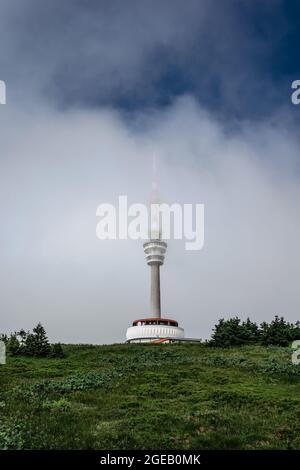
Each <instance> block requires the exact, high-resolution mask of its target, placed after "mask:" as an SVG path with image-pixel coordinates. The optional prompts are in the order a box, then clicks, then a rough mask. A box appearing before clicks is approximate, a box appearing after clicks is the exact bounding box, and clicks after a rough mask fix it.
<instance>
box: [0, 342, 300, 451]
mask: <svg viewBox="0 0 300 470" xmlns="http://www.w3.org/2000/svg"><path fill="white" fill-rule="evenodd" d="M62 348H63V350H64V354H65V357H63V358H57V357H56V358H55V357H30V356H25V355H23V356H22V355H14V356H9V357H8V359H7V364H6V365H2V366H0V414H1V420H0V448H1V449H299V448H300V419H299V418H300V365H299V366H298V365H293V364H292V362H291V354H292V350H291V348H290V346H287V347H282V346H281V347H278V346H268V347H266V346H263V345H259V344H253V345H242V346H232V347H227V348H220V347H217V348H215V347H209V346H208V345H206V344H170V345H167V344H165V345H146V344H144V345H143V344H139V345H133V344H132V345H127V344H120V345H110V346H88V345H85V346H79V345H78V346H75V345H73V346H72V345H63V346H62Z"/></svg>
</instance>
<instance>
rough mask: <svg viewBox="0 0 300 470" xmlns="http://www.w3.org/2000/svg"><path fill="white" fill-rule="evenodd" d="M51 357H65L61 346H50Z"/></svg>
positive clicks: (56, 344) (58, 344)
mask: <svg viewBox="0 0 300 470" xmlns="http://www.w3.org/2000/svg"><path fill="white" fill-rule="evenodd" d="M50 355H51V357H59V358H63V357H65V353H64V350H63V348H62V345H61V344H60V343H55V344H52V345H51V353H50Z"/></svg>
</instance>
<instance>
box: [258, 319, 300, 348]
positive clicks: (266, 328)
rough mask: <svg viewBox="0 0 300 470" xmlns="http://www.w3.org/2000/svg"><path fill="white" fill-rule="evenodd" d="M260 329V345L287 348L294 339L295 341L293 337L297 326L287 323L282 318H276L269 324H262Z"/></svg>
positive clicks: (299, 336)
mask: <svg viewBox="0 0 300 470" xmlns="http://www.w3.org/2000/svg"><path fill="white" fill-rule="evenodd" d="M260 328H261V343H262V344H263V345H264V346H270V345H273V346H288V345H289V344H290V343H291V342H292V341H293V340H294V339H297V338H296V337H295V336H296V331H295V330H297V325H293V324H291V323H287V322H286V321H285V320H284V318H283V317H280V318H279V317H278V316H276V317H275V318H274V320H273V321H272V322H271V323H270V324H267V323H265V322H264V323H262V324H261V326H260ZM298 329H299V328H298ZM298 338H300V335H298Z"/></svg>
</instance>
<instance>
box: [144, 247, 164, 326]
mask: <svg viewBox="0 0 300 470" xmlns="http://www.w3.org/2000/svg"><path fill="white" fill-rule="evenodd" d="M166 250H167V244H166V242H164V241H162V240H150V241H148V242H146V243H144V252H145V255H146V260H147V263H148V265H149V266H150V270H151V286H150V310H151V316H152V317H153V318H161V303H160V266H161V265H162V264H163V263H164V259H165V253H166Z"/></svg>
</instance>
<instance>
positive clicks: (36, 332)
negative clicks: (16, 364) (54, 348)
mask: <svg viewBox="0 0 300 470" xmlns="http://www.w3.org/2000/svg"><path fill="white" fill-rule="evenodd" d="M50 352H51V347H50V344H49V341H48V338H47V335H46V331H45V328H44V327H43V326H42V324H41V323H38V324H37V326H36V327H35V328H33V333H29V334H28V335H27V337H26V340H25V354H26V355H28V356H35V357H47V356H49V355H50Z"/></svg>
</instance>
